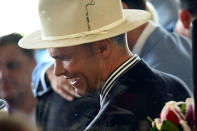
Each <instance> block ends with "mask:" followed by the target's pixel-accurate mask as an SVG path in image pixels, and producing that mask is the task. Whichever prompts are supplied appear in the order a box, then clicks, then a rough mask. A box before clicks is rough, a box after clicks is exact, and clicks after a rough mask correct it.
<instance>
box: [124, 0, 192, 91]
mask: <svg viewBox="0 0 197 131" xmlns="http://www.w3.org/2000/svg"><path fill="white" fill-rule="evenodd" d="M122 2H123V7H124V8H126V9H127V8H128V9H142V10H148V8H149V6H147V4H146V0H122ZM152 14H153V13H152ZM127 39H128V45H129V48H130V50H131V51H132V52H133V53H136V54H138V55H139V56H140V57H141V58H143V59H144V60H145V61H146V62H147V63H148V64H149V65H150V66H151V67H153V68H155V69H158V70H160V71H163V72H166V73H169V74H173V75H175V76H177V77H179V78H181V79H182V80H183V81H184V82H186V84H187V85H188V87H189V88H190V90H191V91H192V90H193V85H192V47H191V40H189V39H187V38H184V37H182V36H180V35H177V34H176V33H169V32H168V31H166V29H164V28H163V27H162V26H160V25H158V24H155V23H154V22H153V21H148V22H147V23H145V24H144V25H142V26H140V27H138V28H136V29H135V30H132V31H130V32H128V33H127Z"/></svg>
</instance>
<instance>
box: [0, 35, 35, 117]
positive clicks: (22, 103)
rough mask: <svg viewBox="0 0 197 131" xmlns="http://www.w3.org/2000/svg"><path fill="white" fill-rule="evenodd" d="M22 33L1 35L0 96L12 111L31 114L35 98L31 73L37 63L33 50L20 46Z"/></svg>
mask: <svg viewBox="0 0 197 131" xmlns="http://www.w3.org/2000/svg"><path fill="white" fill-rule="evenodd" d="M21 38H22V36H21V35H20V34H17V33H12V34H9V35H5V36H1V37H0V98H3V99H5V100H6V101H7V102H8V105H9V106H8V111H9V112H10V113H16V112H20V113H25V114H26V115H31V114H32V113H33V111H34V107H35V99H34V96H33V93H32V89H31V74H32V71H33V69H34V66H35V65H36V62H35V59H34V53H33V51H32V50H25V49H21V48H19V47H18V45H17V44H18V41H19V40H20V39H21Z"/></svg>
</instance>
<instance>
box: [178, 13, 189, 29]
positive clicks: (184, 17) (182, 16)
mask: <svg viewBox="0 0 197 131" xmlns="http://www.w3.org/2000/svg"><path fill="white" fill-rule="evenodd" d="M180 20H181V22H182V24H183V26H184V28H186V29H190V23H191V21H192V15H191V13H190V12H189V11H188V10H182V11H181V12H180Z"/></svg>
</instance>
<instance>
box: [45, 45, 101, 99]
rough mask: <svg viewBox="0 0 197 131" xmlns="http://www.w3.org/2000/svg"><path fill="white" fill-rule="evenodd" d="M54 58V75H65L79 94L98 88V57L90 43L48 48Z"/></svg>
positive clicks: (83, 94)
mask: <svg viewBox="0 0 197 131" xmlns="http://www.w3.org/2000/svg"><path fill="white" fill-rule="evenodd" d="M49 53H50V55H51V56H52V57H53V58H54V59H55V67H54V70H55V75H56V76H62V75H63V76H65V78H67V79H68V81H69V82H70V84H71V85H72V86H73V87H74V88H75V91H76V93H77V94H78V95H79V96H85V95H87V94H89V93H91V92H94V91H97V90H98V88H99V83H100V78H99V76H100V75H99V73H100V72H99V69H100V67H99V65H100V64H99V61H100V59H99V57H98V55H97V54H96V53H95V51H94V49H93V46H91V45H79V46H74V47H63V48H50V49H49Z"/></svg>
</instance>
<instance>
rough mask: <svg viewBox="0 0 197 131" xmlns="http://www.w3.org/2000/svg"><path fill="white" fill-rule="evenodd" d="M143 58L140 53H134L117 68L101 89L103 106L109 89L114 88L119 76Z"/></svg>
mask: <svg viewBox="0 0 197 131" xmlns="http://www.w3.org/2000/svg"><path fill="white" fill-rule="evenodd" d="M140 60H141V59H140V58H139V56H138V55H133V56H132V57H131V58H129V59H128V60H127V61H125V62H124V63H123V64H122V65H121V66H120V67H119V68H118V69H116V70H115V71H114V72H113V73H112V74H111V75H110V76H109V78H108V79H107V81H106V82H105V84H104V86H103V87H102V89H101V93H100V104H101V107H102V105H103V103H104V101H105V99H106V97H107V95H108V93H109V91H110V90H111V89H112V87H113V84H114V83H115V81H116V80H117V79H118V77H120V76H121V74H123V73H124V72H126V71H127V70H128V69H129V68H130V67H132V66H134V65H135V64H136V63H137V62H139V61H140Z"/></svg>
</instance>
